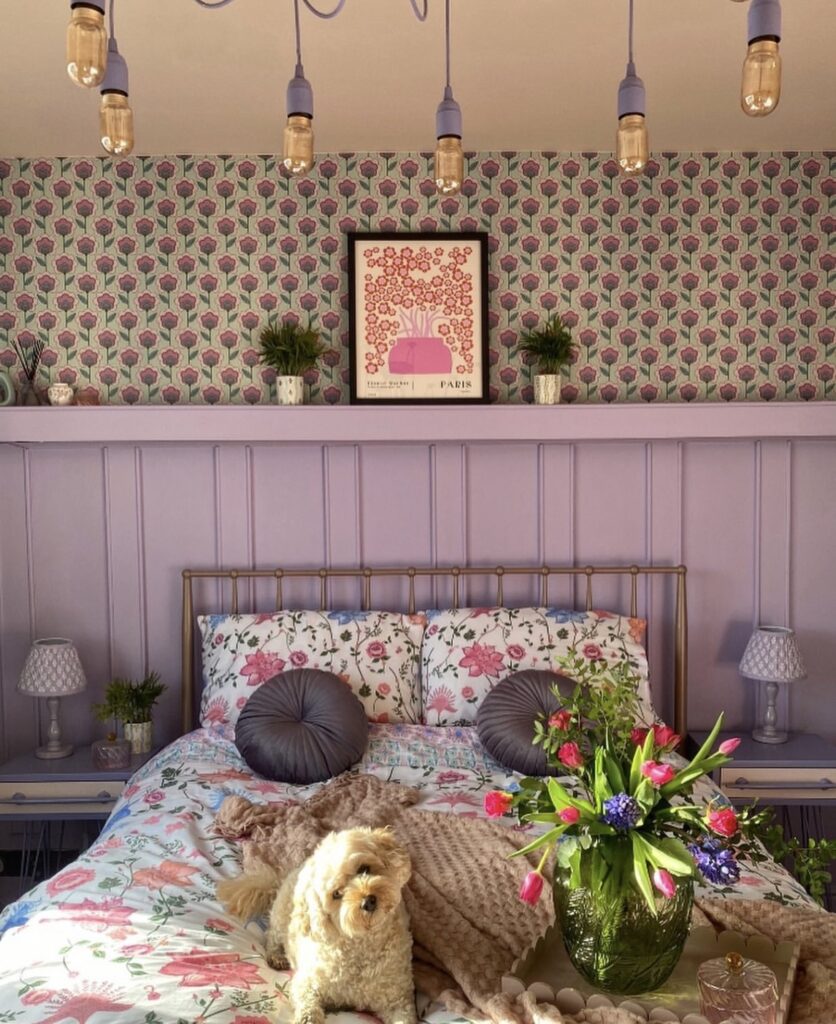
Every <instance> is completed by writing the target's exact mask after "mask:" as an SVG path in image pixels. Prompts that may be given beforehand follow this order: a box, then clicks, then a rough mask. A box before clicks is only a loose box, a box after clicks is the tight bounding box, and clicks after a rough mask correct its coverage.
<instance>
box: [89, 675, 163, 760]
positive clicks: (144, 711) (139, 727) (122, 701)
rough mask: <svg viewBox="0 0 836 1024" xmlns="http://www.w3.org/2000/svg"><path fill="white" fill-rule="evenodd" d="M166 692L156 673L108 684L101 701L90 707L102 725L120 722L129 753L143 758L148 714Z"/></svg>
mask: <svg viewBox="0 0 836 1024" xmlns="http://www.w3.org/2000/svg"><path fill="white" fill-rule="evenodd" d="M165 689H166V686H165V683H163V682H161V681H160V677H159V675H158V674H157V673H156V672H149V673H148V675H147V676H146V677H145V678H144V679H140V680H139V681H136V680H133V679H114V680H112V681H111V682H110V683H108V684H107V689H106V690H105V699H104V701H103V702H102V703H101V704H94V705H93V713H94V714H95V715H96V717H97V718H98V719H99V720H100V721H103V722H104V721H107V720H108V719H111V718H114V719H116V720H117V721H120V722H121V723H122V727H123V729H124V731H125V739H126V740H129V741H130V744H131V751H132V753H134V754H145V753H147V752H148V751H149V750H150V749H151V710H152V708H153V707H154V705H155V704H156V703H157V701H158V700H159V698H160V696H161V695H162V694H163V692H164V691H165Z"/></svg>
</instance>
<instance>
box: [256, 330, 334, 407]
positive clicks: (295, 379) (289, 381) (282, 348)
mask: <svg viewBox="0 0 836 1024" xmlns="http://www.w3.org/2000/svg"><path fill="white" fill-rule="evenodd" d="M259 341H260V342H261V361H262V362H263V363H264V364H266V365H267V366H269V367H271V368H272V369H274V370H275V371H276V397H277V400H278V403H279V405H301V404H302V401H303V397H304V384H305V382H304V378H303V376H302V374H304V373H305V372H306V371H307V370H311V369H313V367H314V366H316V361H317V359H319V357H320V356H321V355H322V353H323V352H324V351H325V346H324V345H323V344H322V342H321V341H320V340H319V331H317V330H315V329H314V328H313V327H312V326H311V325H310V324H308V326H307V327H302V325H301V324H297V323H293V322H285V323H275V322H273V323H269V324H267V326H266V327H264V328H262V331H261V334H260V335H259Z"/></svg>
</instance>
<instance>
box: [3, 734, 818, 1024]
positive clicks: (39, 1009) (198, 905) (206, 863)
mask: <svg viewBox="0 0 836 1024" xmlns="http://www.w3.org/2000/svg"><path fill="white" fill-rule="evenodd" d="M228 732H229V729H228V727H227V729H226V730H225V729H222V728H221V729H198V730H196V731H195V732H192V733H189V734H188V735H186V736H183V737H181V738H180V739H179V740H177V741H176V742H175V743H173V744H171V745H170V746H169V747H167V748H166V749H165V750H163V751H162V752H161V753H159V754H158V755H157V756H156V757H154V758H153V759H152V760H151V761H149V762H148V764H146V765H145V766H144V767H143V768H142V769H141V770H140V771H139V772H137V774H136V775H135V776H134V777H133V779H132V780H131V782H130V783H129V785H128V786H127V787H126V789H125V791H124V793H123V795H122V797H121V799H120V800H119V802H118V804H117V805H116V807H115V808H114V811H113V813H112V815H111V817H110V819H109V820H108V822H107V823H106V825H105V827H104V829H103V831H102V834H101V836H100V837H99V838H98V840H97V841H96V842H95V843H94V844H93V846H91V847H90V849H89V850H88V851H87V852H86V853H85V854H83V855H82V856H81V857H79V858H78V860H77V861H75V862H74V863H73V864H71V865H69V866H68V867H66V868H65V869H64V870H63V871H61V872H59V873H58V874H57V875H55V876H54V877H53V878H50V879H48V880H46V881H45V882H43V883H41V884H40V885H39V886H38V887H37V888H35V889H34V890H32V892H30V893H28V894H27V895H26V896H24V897H23V898H22V899H21V900H19V901H18V902H17V903H14V904H12V905H10V906H9V907H7V908H6V910H5V911H4V912H3V913H2V914H1V915H0V1022H10V1021H11V1022H15V1024H33V1022H38V1024H67V1022H77V1024H88V1022H90V1024H107V1022H110V1024H115V1022H119V1024H132V1022H137V1024H139V1022H143V1024H180V1022H183V1024H185V1022H194V1021H201V1022H203V1021H212V1022H215V1024H274V1022H276V1021H286V1020H289V1019H290V1012H289V1007H288V1003H287V999H286V995H285V992H286V986H287V980H288V976H287V975H286V974H282V973H278V972H276V971H273V970H271V969H270V968H269V967H268V966H267V965H266V963H265V961H264V957H263V945H262V934H263V933H262V930H261V927H260V926H259V925H258V924H256V923H251V924H250V925H248V926H246V927H245V926H244V925H243V924H242V923H241V922H239V921H237V920H236V919H234V918H232V917H230V916H229V915H228V914H227V913H226V912H225V911H224V910H223V908H222V907H221V906H220V904H219V903H218V902H217V900H216V899H215V885H216V883H217V881H218V880H219V879H221V878H227V877H230V876H233V875H235V874H236V873H237V871H238V864H239V860H238V851H237V850H236V848H235V847H234V845H232V844H231V843H229V842H228V841H226V840H223V839H219V838H217V837H216V836H214V835H213V834H212V821H213V818H214V815H215V812H216V811H217V809H218V808H219V807H220V805H221V803H222V801H223V800H224V798H225V797H226V796H228V795H230V794H240V795H242V796H246V797H248V798H250V799H252V800H256V801H277V800H279V801H281V800H288V799H304V798H305V797H306V796H309V795H310V794H311V793H313V792H314V791H315V789H316V788H318V787H317V786H316V785H314V786H307V787H292V786H289V785H285V784H282V783H275V782H268V781H266V780H265V779H262V778H260V777H258V776H255V775H254V774H253V773H252V772H251V771H250V770H249V769H248V768H247V766H246V764H245V763H244V762H243V761H242V759H241V757H240V755H239V754H238V751H237V750H236V748H235V746H234V744H233V743H232V742H231V741H230V740H229V738H228ZM358 770H359V771H362V772H368V773H371V774H373V775H376V776H377V777H379V778H382V779H386V780H392V781H397V782H400V783H403V784H404V785H409V786H413V787H416V788H418V789H420V790H421V793H422V800H421V806H422V807H423V808H424V809H427V810H431V811H438V812H439V813H452V814H458V815H462V816H465V817H476V816H482V815H483V814H484V811H483V806H482V805H483V799H484V795H485V793H487V792H488V791H490V790H493V789H497V788H508V787H509V786H513V785H514V784H515V782H516V777H515V776H514V775H513V773H509V772H507V771H505V769H503V768H501V767H500V766H499V765H498V764H497V763H496V762H495V761H493V760H492V759H491V758H490V757H489V756H488V755H487V754H486V752H485V751H484V750H483V748H482V747H481V744H480V743H479V740H478V737H477V735H476V730H475V729H473V728H443V727H441V728H440V727H427V726H420V725H372V726H371V732H370V740H369V745H368V749H367V751H366V754H365V756H364V758H363V761H362V762H361V764H360V765H359V766H358ZM712 794H713V795H714V796H715V797H716V795H717V793H716V791H715V790H711V789H710V788H706V789H705V790H704V791H703V794H702V795H703V796H704V797H706V798H709V799H710V798H711V796H712ZM507 823H508V825H509V827H518V826H515V825H514V823H513V822H512V821H511V819H510V818H509V819H507ZM719 891H721V892H725V893H727V894H728V895H729V896H735V897H739V898H745V899H755V900H760V899H770V900H776V901H778V902H781V903H786V904H804V903H806V902H808V899H807V897H806V896H805V894H804V893H803V891H802V890H801V889H800V887H799V886H798V885H797V883H795V882H794V881H793V880H792V879H791V878H790V877H789V876H788V875H787V874H786V873H785V872H784V871H783V870H782V869H781V868H779V867H777V866H776V865H775V864H774V863H772V862H771V861H768V860H766V861H764V862H763V863H759V864H757V865H753V864H747V865H745V867H744V871H743V874H742V878H741V884H740V885H739V886H737V887H736V888H735V889H734V890H732V889H724V890H719ZM717 892H718V890H717V889H716V888H715V889H712V893H713V894H715V895H716V894H717ZM340 1017H341V1018H343V1019H344V1021H345V1022H358V1024H359V1022H360V1021H361V1020H362V1021H368V1019H369V1018H368V1016H367V1015H358V1014H348V1013H346V1014H341V1015H340ZM424 1019H425V1020H427V1021H430V1022H432V1024H445V1022H449V1021H451V1020H454V1019H455V1018H453V1017H452V1016H451V1015H450V1014H449V1013H447V1012H445V1011H442V1010H440V1009H438V1008H433V1007H429V1008H425V1009H424Z"/></svg>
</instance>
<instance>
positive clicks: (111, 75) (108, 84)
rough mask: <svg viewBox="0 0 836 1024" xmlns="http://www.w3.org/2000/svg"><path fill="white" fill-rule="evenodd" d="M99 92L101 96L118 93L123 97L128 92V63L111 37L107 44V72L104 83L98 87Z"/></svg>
mask: <svg viewBox="0 0 836 1024" xmlns="http://www.w3.org/2000/svg"><path fill="white" fill-rule="evenodd" d="M99 92H100V93H101V94H102V96H104V95H105V93H108V92H118V93H121V94H122V95H123V96H127V95H128V93H129V92H130V90H129V88H128V63H127V61H126V60H125V58H124V57H123V56H122V54H121V53H120V52H119V48H118V46H117V44H116V40H115V39H114V38H113V37H112V36H111V38H110V39H109V40H108V44H107V71H106V72H105V76H104V81H103V82H102V84H101V86H100V87H99Z"/></svg>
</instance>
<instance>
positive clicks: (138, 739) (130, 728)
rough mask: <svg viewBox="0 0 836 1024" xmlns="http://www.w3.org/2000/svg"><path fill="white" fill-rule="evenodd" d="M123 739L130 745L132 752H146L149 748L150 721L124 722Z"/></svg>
mask: <svg viewBox="0 0 836 1024" xmlns="http://www.w3.org/2000/svg"><path fill="white" fill-rule="evenodd" d="M124 726H125V739H126V740H128V742H129V743H130V745H131V753H132V754H147V753H148V751H149V750H150V749H151V723H150V722H125V723H124Z"/></svg>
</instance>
